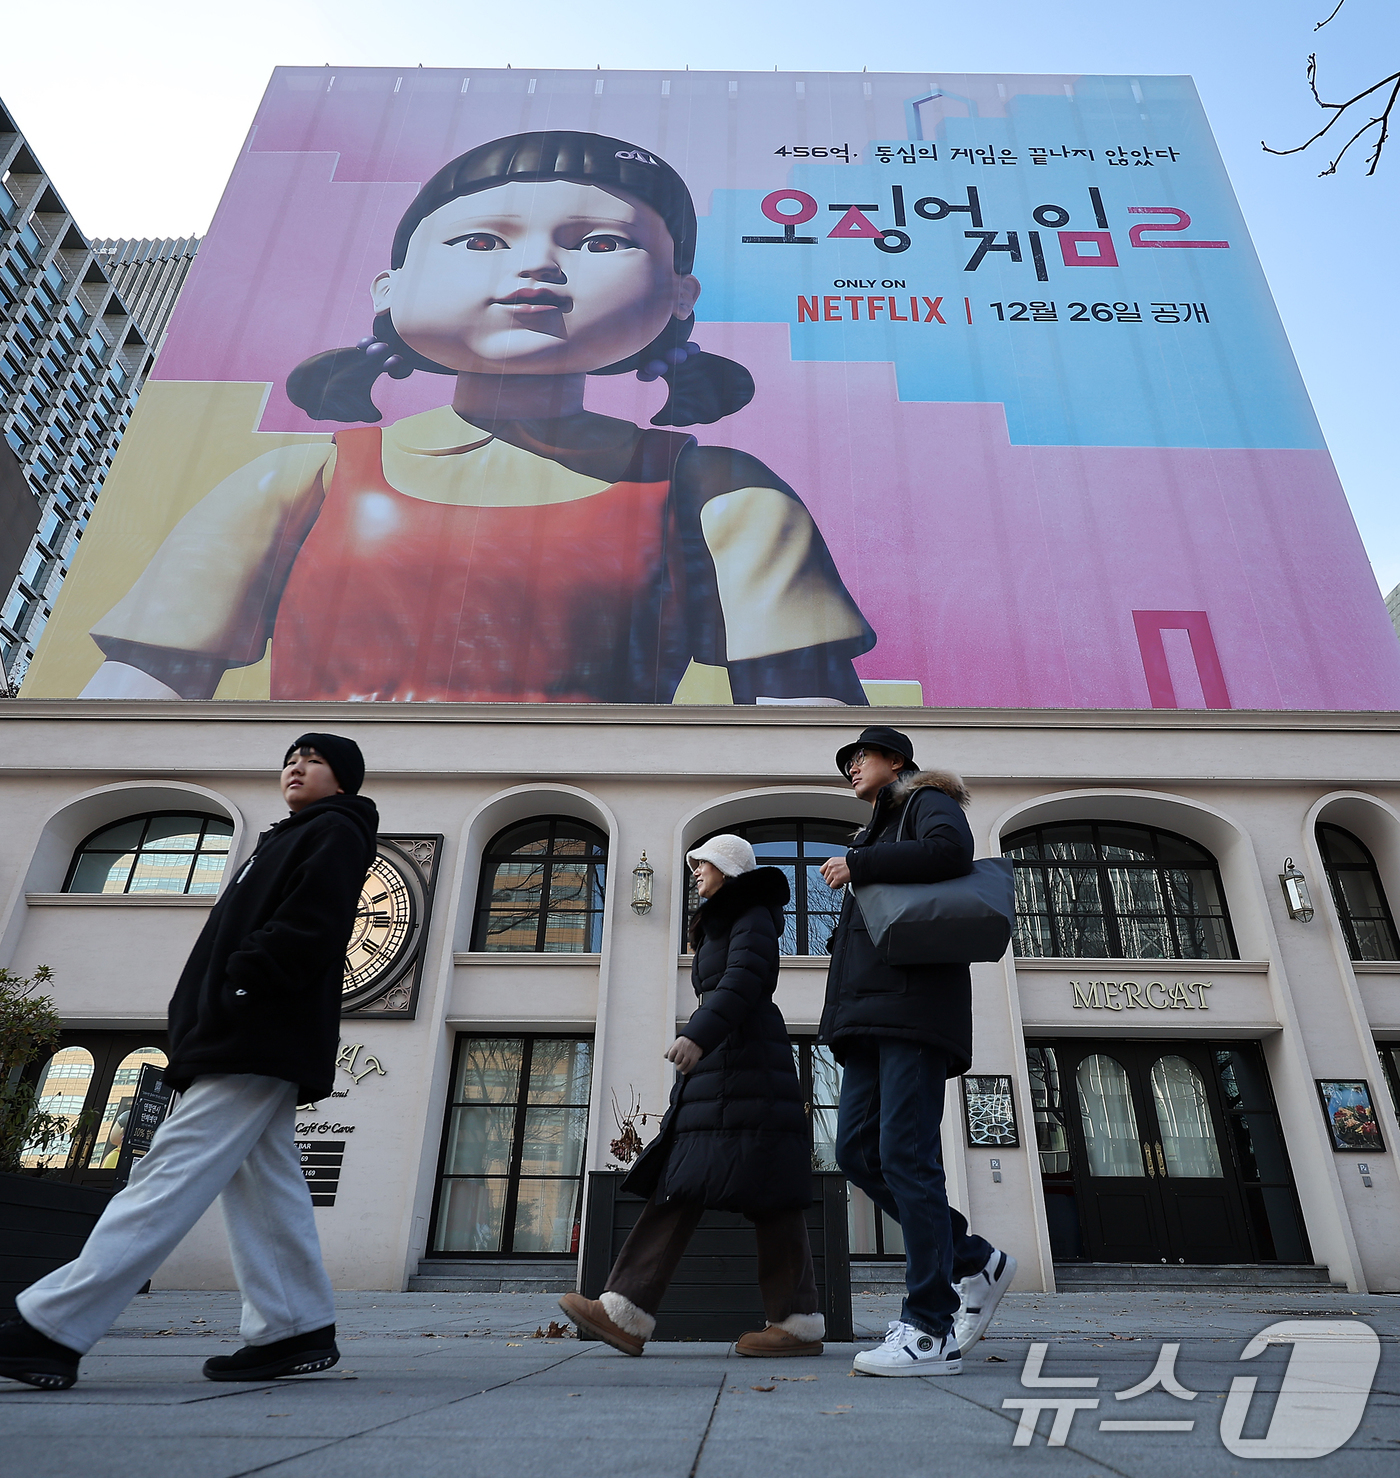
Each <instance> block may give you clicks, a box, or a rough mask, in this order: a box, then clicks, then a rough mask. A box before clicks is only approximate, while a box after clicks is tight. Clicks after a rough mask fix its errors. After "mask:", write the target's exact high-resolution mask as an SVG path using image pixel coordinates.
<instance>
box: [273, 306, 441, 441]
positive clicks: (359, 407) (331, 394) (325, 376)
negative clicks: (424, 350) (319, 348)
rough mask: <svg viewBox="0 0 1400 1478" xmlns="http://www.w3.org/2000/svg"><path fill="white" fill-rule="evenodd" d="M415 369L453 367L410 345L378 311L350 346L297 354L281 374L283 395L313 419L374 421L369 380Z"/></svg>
mask: <svg viewBox="0 0 1400 1478" xmlns="http://www.w3.org/2000/svg"><path fill="white" fill-rule="evenodd" d="M416 369H421V370H428V371H430V372H431V373H433V374H439V375H450V374H453V373H454V371H453V370H449V369H445V368H444V367H443V366H442V365H440V364H434V363H433V361H432V360H431V359H425V358H424V357H423V356H422V355H421V354H417V353H415V352H414V351H413V350H412V349H410V348H409V347H408V345H407V344H405V343H404V341H403V340H402V339H401V338H400V337H399V335H398V332H397V330H396V329H395V328H394V324H393V320H392V319H391V318H390V317H389V315H388V314H387V313H380V314H378V315H377V316H376V318H375V320H374V333H372V334H370V335H369V336H368V337H367V338H363V339H361V340H360V342H359V343H358V344H356V345H355V347H354V348H353V349H328V350H326V351H325V353H323V354H313V355H312V356H311V358H310V359H304V360H302V362H301V363H300V364H299V365H297V367H296V368H295V369H294V370H293V371H292V372H291V374H289V375H288V376H287V399H288V400H290V401H291V402H292V404H293V405H295V406H299V407H300V408H301V409H302V410H304V411H305V412H306V414H307V415H308V416H310V418H311V419H312V420H313V421H379V420H382V419H383V416H382V415H381V413H380V410H379V407H378V406H377V405H375V403H374V396H373V394H372V393H371V392H372V391H373V389H374V382H375V381H376V380H377V379H378V378H379V377H380V375H388V376H389V377H390V379H393V380H406V379H407V378H408V377H409V375H411V374H412V373H413V372H414V370H416Z"/></svg>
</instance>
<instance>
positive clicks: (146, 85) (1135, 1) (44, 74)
mask: <svg viewBox="0 0 1400 1478" xmlns="http://www.w3.org/2000/svg"><path fill="white" fill-rule="evenodd" d="M1331 4H1332V0H1175V3H1173V4H1171V5H1163V4H1160V3H1157V0H1153V3H1148V0H1060V3H1058V4H1049V5H1048V4H1045V3H1044V0H1034V3H1032V0H980V3H979V4H977V5H968V4H965V3H958V4H949V3H946V0H922V3H917V4H909V3H907V0H906V3H899V4H896V3H890V0H864V3H862V4H861V5H858V6H855V5H851V4H849V3H836V0H766V3H759V4H755V3H754V0H704V3H703V4H702V5H698V6H694V7H690V6H686V5H683V4H678V3H674V0H672V3H670V4H667V5H665V6H658V7H656V8H655V9H647V8H646V7H644V6H642V5H640V4H638V3H636V0H591V3H590V4H588V5H579V4H576V3H563V0H534V3H533V4H532V5H531V6H530V7H529V8H528V10H527V11H521V10H520V9H519V8H518V7H516V6H507V7H505V8H503V9H502V10H501V11H500V12H499V14H497V13H495V12H494V11H493V10H492V8H491V7H489V6H486V5H483V4H480V3H478V4H473V5H464V4H461V3H455V4H454V3H448V0H393V3H392V4H388V5H386V4H382V3H381V4H371V3H368V0H240V3H239V4H238V5H236V6H213V5H209V6H204V5H191V4H190V3H189V0H127V3H126V4H124V5H122V6H120V7H113V6H112V5H111V4H110V0H66V3H65V4H64V5H63V6H62V7H57V6H54V5H51V4H50V5H41V4H38V3H35V0H11V3H10V5H9V6H8V7H7V8H6V13H5V16H4V19H3V21H0V34H3V37H4V46H3V51H0V97H3V98H4V100H5V102H6V104H7V106H8V107H9V108H10V109H11V111H12V112H13V113H14V115H15V117H16V119H17V121H18V123H19V126H20V127H21V128H22V129H23V130H24V132H25V134H26V135H27V137H28V138H29V141H30V143H31V145H32V147H33V149H34V152H35V154H36V155H37V156H38V157H39V159H40V160H41V161H42V163H43V165H44V168H45V169H46V170H47V171H48V172H49V174H50V176H51V177H52V178H53V179H54V181H55V183H56V185H57V187H58V190H59V193H60V194H61V195H62V196H63V198H64V200H65V202H66V203H67V205H68V207H69V209H70V210H71V211H72V212H73V213H74V215H75V217H76V218H77V220H78V224H79V226H80V228H81V229H82V230H83V231H84V232H85V233H86V234H87V235H88V236H90V237H104V236H184V235H189V234H192V233H194V234H198V233H201V232H203V231H204V230H205V228H206V227H207V226H208V224H209V219H210V217H211V216H212V214H213V212H214V207H215V205H216V204H217V203H218V199H219V195H220V193H221V191H222V189H223V186H224V182H225V181H226V179H227V178H228V174H229V171H230V169H231V168H232V165H233V161H234V158H235V156H236V155H237V153H238V150H239V148H240V147H241V145H242V143H243V140H244V138H245V136H246V134H247V130H248V125H249V123H250V121H251V120H252V117H253V113H254V110H255V109H256V107H257V104H258V99H259V98H260V96H261V94H262V91H263V88H264V86H265V85H266V82H267V78H268V75H269V74H270V72H271V70H272V68H273V67H275V66H279V65H281V66H292V65H295V66H305V65H313V66H320V65H322V64H323V63H326V62H330V63H332V64H333V65H336V66H410V67H411V66H416V65H417V64H418V63H420V62H421V63H422V64H423V65H424V66H451V67H465V66H474V67H503V66H505V65H506V64H507V63H508V62H509V63H511V64H513V65H514V66H517V67H521V66H534V67H579V66H583V67H591V66H594V65H601V66H602V67H604V68H617V69H622V68H645V69H651V68H662V67H677V66H684V65H686V64H689V65H690V66H691V67H693V68H696V69H709V68H714V69H717V70H730V71H734V70H765V71H768V70H771V69H772V68H774V67H778V68H780V69H781V70H784V71H786V70H802V71H859V70H860V69H861V68H862V67H868V68H869V69H870V70H871V71H884V70H889V71H911V70H914V71H925V70H927V71H929V72H934V73H937V72H964V71H971V72H1050V73H1132V74H1134V75H1139V74H1142V73H1144V72H1145V73H1183V72H1184V73H1189V74H1191V75H1192V76H1193V77H1194V78H1195V80H1196V85H1197V87H1198V88H1199V90H1200V93H1201V97H1202V100H1203V102H1204V104H1205V108H1206V113H1207V115H1208V116H1209V118H1210V121H1211V124H1212V126H1213V128H1214V130H1215V134H1216V138H1217V140H1218V141H1219V144H1220V149H1221V152H1222V154H1223V155H1224V158H1225V163H1226V166H1227V167H1228V169H1229V171H1230V174H1231V178H1232V179H1233V181H1234V185H1235V190H1236V193H1237V194H1238V196H1239V199H1240V203H1241V206H1242V207H1243V210H1244V215H1245V219H1246V220H1247V221H1248V223H1249V226H1250V231H1251V234H1252V235H1253V237H1254V241H1255V245H1256V247H1257V249H1258V252H1259V255H1260V258H1261V260H1262V262H1263V264H1264V270H1265V272H1266V273H1267V274H1268V278H1269V281H1270V284H1271V285H1272V288H1273V292H1274V297H1275V299H1276V300H1277V302H1278V306H1279V311H1280V313H1281V314H1282V317H1283V322H1284V326H1285V328H1286V329H1287V331H1288V335H1289V338H1290V340H1291V342H1292V345H1293V350H1294V353H1295V354H1296V356H1297V359H1298V363H1299V365H1300V367H1301V369H1302V372H1303V378H1304V380H1305V381H1306V383H1307V386H1308V390H1309V393H1310V394H1311V396H1312V399H1313V404H1314V405H1315V407H1316V409H1317V413H1318V417H1319V419H1320V420H1321V422H1322V427H1323V430H1324V432H1325V433H1326V436H1327V440H1328V444H1329V446H1330V447H1331V450H1332V455H1333V458H1334V460H1335V461H1336V464H1337V469H1338V472H1339V473H1340V475H1341V479H1342V484H1343V486H1344V487H1345V488H1346V490H1347V496H1348V497H1349V499H1350V500H1351V506H1352V509H1353V511H1354V512H1355V515H1356V520H1357V524H1358V526H1359V528H1360V530H1361V535H1362V538H1363V539H1364V540H1365V543H1366V547H1367V550H1368V552H1369V554H1370V558H1371V564H1372V567H1373V569H1374V571H1375V574H1376V579H1377V582H1378V584H1379V585H1380V588H1381V589H1382V590H1383V591H1386V592H1388V591H1389V590H1390V589H1391V588H1392V587H1394V586H1396V585H1398V584H1400V500H1397V498H1396V495H1395V494H1396V470H1395V469H1396V458H1395V455H1394V450H1393V441H1394V435H1395V427H1396V424H1397V421H1400V416H1397V409H1396V390H1397V383H1396V374H1397V372H1396V358H1395V355H1394V352H1393V347H1394V346H1395V345H1396V343H1397V342H1398V341H1400V291H1397V287H1396V276H1397V274H1396V270H1395V268H1396V264H1397V261H1398V260H1400V249H1397V231H1400V137H1397V139H1396V141H1395V142H1394V143H1393V144H1392V145H1391V146H1390V153H1389V154H1388V155H1387V156H1386V157H1385V158H1383V160H1382V163H1381V165H1380V168H1379V170H1378V172H1377V174H1376V175H1375V176H1374V177H1372V178H1370V179H1367V178H1366V177H1365V173H1364V170H1365V163H1364V155H1362V154H1361V153H1360V149H1361V146H1360V145H1358V146H1357V148H1355V149H1353V151H1352V155H1351V156H1349V157H1348V160H1347V161H1344V163H1343V165H1342V167H1341V169H1340V170H1339V171H1338V173H1337V174H1336V175H1335V176H1330V177H1328V178H1324V179H1319V178H1318V174H1319V171H1320V170H1322V169H1323V168H1324V167H1325V166H1326V164H1327V163H1328V160H1329V158H1330V157H1331V156H1330V155H1324V154H1322V153H1321V152H1320V151H1319V147H1318V146H1316V145H1315V146H1314V147H1313V149H1311V150H1310V151H1309V152H1308V153H1307V154H1305V155H1302V156H1294V157H1291V158H1284V159H1281V158H1276V157H1274V156H1272V155H1268V154H1265V153H1264V152H1263V151H1262V149H1261V148H1260V140H1261V139H1267V140H1268V141H1269V143H1271V144H1273V145H1275V146H1277V147H1286V146H1289V145H1292V144H1294V143H1300V142H1301V141H1302V140H1303V139H1305V138H1306V137H1307V136H1308V135H1309V134H1311V133H1312V132H1313V131H1314V130H1315V129H1316V128H1317V127H1318V126H1319V124H1320V119H1321V116H1322V115H1320V114H1319V112H1318V110H1317V108H1316V106H1315V105H1314V104H1313V102H1312V100H1311V98H1310V96H1309V94H1308V90H1307V84H1306V81H1305V78H1304V66H1305V63H1306V59H1307V55H1308V53H1309V52H1310V51H1314V50H1315V51H1316V52H1317V53H1318V62H1319V75H1320V86H1321V89H1322V93H1323V96H1324V97H1326V98H1329V99H1331V98H1333V97H1337V96H1342V97H1346V96H1350V95H1351V93H1352V92H1354V91H1359V90H1360V88H1361V87H1363V86H1365V85H1368V84H1369V83H1371V82H1373V81H1376V80H1377V79H1379V78H1380V77H1381V76H1383V75H1385V74H1386V73H1388V72H1391V71H1394V70H1395V69H1396V68H1397V66H1400V7H1397V6H1396V5H1395V4H1394V0H1346V5H1345V6H1344V7H1343V9H1342V12H1341V14H1340V15H1339V16H1338V17H1337V18H1336V19H1335V20H1334V21H1332V22H1331V24H1330V25H1328V26H1327V27H1326V29H1324V30H1322V31H1321V32H1318V33H1316V34H1314V31H1313V27H1314V25H1315V24H1316V23H1317V22H1318V21H1319V20H1321V19H1322V18H1323V17H1324V16H1325V15H1326V14H1327V11H1328V10H1329V9H1330V8H1331ZM21 5H22V8H21ZM60 18H61V29H62V34H61V36H56V35H55V23H56V21H60ZM1387 426H1390V427H1391V431H1389V432H1387V431H1386V429H1385V428H1386V427H1387Z"/></svg>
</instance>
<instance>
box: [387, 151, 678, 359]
mask: <svg viewBox="0 0 1400 1478" xmlns="http://www.w3.org/2000/svg"><path fill="white" fill-rule="evenodd" d="M674 253H675V247H674V243H673V242H672V240H671V235H670V232H669V231H667V229H666V226H665V223H664V222H663V221H662V219H661V217H660V216H659V215H658V214H657V213H656V212H655V211H654V210H653V209H652V208H651V207H650V206H649V205H644V204H642V203H641V202H640V201H637V200H630V199H628V198H627V197H626V196H623V195H620V194H614V193H613V192H612V191H610V190H604V189H601V188H600V187H599V186H597V185H583V184H574V183H572V182H571V181H568V180H545V181H541V182H539V183H526V182H520V181H513V182H512V183H510V184H507V185H498V186H496V187H494V188H493V189H490V190H481V191H478V192H477V193H476V194H475V195H466V196H463V197H462V198H461V199H460V200H453V201H450V202H449V203H448V204H447V205H444V206H440V207H439V208H438V209H437V210H435V211H434V212H433V214H432V215H430V216H428V217H427V218H426V219H425V220H423V221H422V222H421V223H420V224H419V226H418V229H417V230H416V231H414V233H413V236H412V239H411V240H410V242H409V247H408V256H407V258H406V260H405V261H404V264H403V266H402V267H399V268H397V269H395V270H394V271H392V272H382V273H380V275H379V276H378V277H376V278H375V280H374V306H375V311H376V312H383V311H384V310H385V309H386V308H387V309H388V310H389V311H390V312H392V314H393V316H394V327H395V328H396V329H397V330H398V332H399V336H400V337H401V338H402V339H403V340H404V342H405V343H407V344H408V345H409V346H410V347H411V348H413V349H416V350H417V351H418V353H419V354H422V355H425V356H426V357H427V358H429V359H432V360H435V361H436V362H437V363H438V364H442V365H446V366H447V367H448V368H449V369H455V370H458V371H461V372H466V373H471V374H529V375H562V374H579V373H585V372H587V371H589V370H596V369H601V368H602V367H603V366H604V365H606V364H613V363H615V362H616V361H617V360H619V359H625V358H627V356H628V355H631V354H635V353H637V351H638V350H639V349H642V348H643V347H645V346H646V345H647V344H649V343H651V341H652V340H653V339H654V338H655V337H656V336H657V334H659V333H660V332H661V330H662V329H663V328H664V327H665V325H666V321H667V319H669V318H672V317H676V318H685V317H686V316H688V314H689V313H690V311H691V308H692V307H693V306H694V303H695V300H696V298H697V297H698V296H699V294H700V284H699V283H698V282H697V281H696V280H695V278H693V277H682V276H680V275H679V274H678V273H677V272H676V270H675V255H674Z"/></svg>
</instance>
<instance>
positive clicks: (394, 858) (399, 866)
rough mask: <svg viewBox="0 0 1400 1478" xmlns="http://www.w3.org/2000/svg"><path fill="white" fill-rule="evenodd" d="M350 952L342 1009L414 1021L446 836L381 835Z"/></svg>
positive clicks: (367, 1014)
mask: <svg viewBox="0 0 1400 1478" xmlns="http://www.w3.org/2000/svg"><path fill="white" fill-rule="evenodd" d="M375 846H376V850H375V858H374V861H373V862H372V863H371V864H370V868H369V872H368V873H367V874H366V875H365V883H364V887H363V888H362V889H361V890H360V901H359V904H358V906H357V907H356V910H355V924H354V928H353V929H352V930H351V933H350V944H349V947H348V948H347V949H346V951H345V979H344V983H343V985H342V986H341V1009H342V1010H344V1011H353V1012H355V1014H356V1015H357V1016H386V1017H397V1018H398V1019H399V1020H411V1019H412V1017H413V1015H414V1009H415V1007H416V1005H417V997H418V982H419V978H420V976H421V975H422V972H423V945H424V942H425V940H426V938H427V932H428V920H429V917H430V915H431V911H432V901H433V888H434V885H435V883H436V881H437V864H438V854H439V853H440V852H441V850H442V837H441V836H381V837H379V838H377V840H376V844H375Z"/></svg>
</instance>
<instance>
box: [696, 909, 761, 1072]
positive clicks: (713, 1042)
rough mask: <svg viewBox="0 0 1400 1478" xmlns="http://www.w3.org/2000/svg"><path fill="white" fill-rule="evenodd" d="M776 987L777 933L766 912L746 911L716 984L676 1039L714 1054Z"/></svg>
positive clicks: (731, 936)
mask: <svg viewBox="0 0 1400 1478" xmlns="http://www.w3.org/2000/svg"><path fill="white" fill-rule="evenodd" d="M777 983H778V928H777V925H776V924H775V923H774V922H773V915H772V913H771V911H770V910H769V909H768V908H766V907H764V906H762V905H759V906H756V907H754V908H750V909H747V910H746V911H745V912H744V913H742V914H740V915H739V917H738V918H737V919H735V920H734V924H733V926H732V928H731V929H730V931H729V953H728V955H727V957H726V959H725V965H724V974H723V975H721V976H720V978H719V984H718V985H716V986H715V988H714V989H713V990H711V991H707V992H706V993H705V996H704V999H703V1000H702V1002H701V1004H700V1006H699V1007H698V1008H697V1009H696V1011H695V1013H694V1015H692V1016H691V1018H690V1020H689V1021H688V1022H686V1024H685V1029H684V1030H683V1031H682V1032H681V1036H683V1037H689V1038H690V1040H691V1041H692V1042H694V1043H695V1045H696V1046H697V1047H699V1048H700V1050H701V1051H702V1052H713V1051H714V1049H715V1048H716V1047H718V1046H719V1044H720V1043H721V1042H722V1041H724V1039H725V1038H726V1037H727V1036H728V1035H729V1034H730V1033H731V1032H733V1031H735V1030H737V1029H738V1028H739V1027H741V1026H742V1025H743V1024H744V1022H745V1021H746V1020H747V1019H748V1017H749V1015H750V1013H751V1012H752V1011H754V1010H755V1009H756V1008H757V1007H759V1006H761V1005H762V1004H763V1003H764V1002H765V1001H767V1000H769V999H770V998H771V997H772V994H773V989H774V987H775V986H776V985H777Z"/></svg>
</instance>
